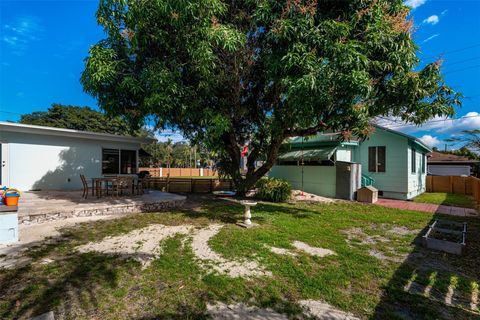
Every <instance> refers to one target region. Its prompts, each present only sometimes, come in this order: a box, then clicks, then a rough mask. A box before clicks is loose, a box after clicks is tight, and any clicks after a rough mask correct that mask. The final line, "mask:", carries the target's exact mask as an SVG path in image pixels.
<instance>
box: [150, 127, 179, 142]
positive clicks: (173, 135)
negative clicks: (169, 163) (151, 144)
mask: <svg viewBox="0 0 480 320" xmlns="http://www.w3.org/2000/svg"><path fill="white" fill-rule="evenodd" d="M155 138H156V139H157V140H158V141H161V142H166V141H168V140H172V142H173V143H175V142H180V141H187V140H186V139H185V138H184V137H183V135H182V134H181V133H179V132H178V131H174V130H168V129H167V130H162V131H157V132H155Z"/></svg>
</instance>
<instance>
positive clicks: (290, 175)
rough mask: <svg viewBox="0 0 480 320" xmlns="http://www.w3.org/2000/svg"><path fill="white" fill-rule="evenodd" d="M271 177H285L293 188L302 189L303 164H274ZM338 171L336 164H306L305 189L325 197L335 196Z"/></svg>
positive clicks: (304, 170) (304, 168) (304, 169)
mask: <svg viewBox="0 0 480 320" xmlns="http://www.w3.org/2000/svg"><path fill="white" fill-rule="evenodd" d="M269 175H270V176H271V177H275V178H280V179H285V180H287V181H289V182H290V184H291V185H292V188H294V189H298V190H301V189H302V166H274V167H273V168H272V169H271V171H270V174H269ZM335 186H336V171H335V167H334V166H304V167H303V190H304V191H305V192H309V193H313V194H316V195H320V196H324V197H332V198H333V197H335V192H336V188H335Z"/></svg>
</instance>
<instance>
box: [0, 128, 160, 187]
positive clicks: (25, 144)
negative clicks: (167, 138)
mask: <svg viewBox="0 0 480 320" xmlns="http://www.w3.org/2000/svg"><path fill="white" fill-rule="evenodd" d="M153 141H154V140H153V139H149V138H136V137H126V136H117V135H112V134H104V133H94V132H86V131H77V130H70V129H60V128H52V127H41V126H32V125H24V124H18V123H9V122H0V163H1V166H2V167H1V170H0V185H1V186H10V187H13V188H18V189H20V190H40V189H44V190H45V189H56V190H72V189H80V188H81V187H82V184H81V181H80V176H79V175H80V174H84V175H85V176H86V177H87V178H89V177H101V176H103V175H115V174H134V173H136V172H137V168H138V158H139V150H140V147H141V144H144V143H151V142H153Z"/></svg>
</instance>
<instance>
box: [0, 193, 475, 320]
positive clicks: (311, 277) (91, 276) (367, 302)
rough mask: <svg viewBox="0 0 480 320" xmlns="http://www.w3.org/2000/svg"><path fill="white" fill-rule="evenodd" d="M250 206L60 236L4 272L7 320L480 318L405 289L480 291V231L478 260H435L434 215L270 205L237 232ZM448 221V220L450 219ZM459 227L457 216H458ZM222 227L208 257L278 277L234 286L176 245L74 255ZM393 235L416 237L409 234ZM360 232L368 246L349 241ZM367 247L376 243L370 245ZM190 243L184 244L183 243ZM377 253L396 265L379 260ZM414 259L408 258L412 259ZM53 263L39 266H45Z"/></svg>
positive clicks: (228, 205)
mask: <svg viewBox="0 0 480 320" xmlns="http://www.w3.org/2000/svg"><path fill="white" fill-rule="evenodd" d="M242 212H243V207H242V206H240V205H237V204H233V203H232V202H229V201H225V200H220V199H217V200H205V201H203V202H202V203H200V204H198V205H197V206H195V208H194V209H185V210H177V211H173V212H168V213H161V214H155V213H152V214H138V215H132V216H129V217H126V218H121V219H117V220H106V221H97V222H93V223H85V224H82V225H80V226H77V227H74V228H70V229H65V230H63V231H62V238H61V239H60V240H59V242H58V243H56V244H50V245H40V246H39V247H37V248H35V249H32V250H30V251H29V252H28V254H29V255H30V256H31V257H32V258H33V259H34V262H33V263H31V264H30V265H28V266H26V267H24V268H17V269H14V270H4V271H0V319H13V318H28V317H30V316H33V315H38V314H40V313H42V312H46V311H49V310H54V311H56V312H60V313H61V315H62V316H63V318H66V319H92V318H97V319H120V318H121V319H129V318H132V319H133V318H134V319H203V318H205V317H206V316H205V311H206V304H207V303H209V302H215V301H223V302H228V303H235V302H244V303H247V304H254V305H257V306H259V307H269V308H273V309H275V310H277V311H278V312H282V313H285V314H287V315H288V316H290V317H298V315H299V313H300V310H301V309H300V307H299V305H298V303H297V301H298V300H301V299H321V300H323V301H326V302H328V303H330V304H332V305H334V306H336V307H338V308H340V309H342V310H345V311H350V312H353V313H354V314H356V315H357V316H359V317H361V318H364V319H367V318H372V319H401V318H402V317H405V315H408V317H409V318H411V319H475V318H478V315H474V314H472V313H470V312H468V311H466V308H462V307H455V306H447V305H445V304H443V303H441V302H436V301H432V300H429V299H427V298H425V297H423V296H421V295H415V294H410V293H406V292H405V291H404V290H403V287H404V286H405V284H406V283H407V282H408V280H409V279H411V278H412V277H413V275H416V279H417V280H416V281H417V282H418V283H420V284H425V285H427V284H429V283H431V282H433V289H432V292H439V293H440V294H443V295H444V294H445V293H446V292H447V289H448V285H449V283H450V281H451V278H452V277H454V279H456V280H455V281H457V288H458V289H457V291H456V293H457V294H459V295H462V296H465V297H468V296H469V294H471V292H470V291H471V290H472V289H471V288H478V279H479V278H480V269H479V268H478V265H479V262H480V261H479V256H480V255H479V251H480V250H479V248H480V237H478V236H476V235H478V234H479V233H480V223H479V221H478V220H476V219H473V218H462V221H463V220H465V221H467V222H468V224H469V239H470V240H469V243H468V245H469V250H468V252H467V254H466V255H465V256H462V257H457V256H451V255H448V254H438V253H436V252H430V251H426V250H424V249H423V248H421V247H420V246H418V245H417V244H416V242H415V239H416V238H417V236H418V235H419V234H421V231H420V230H421V229H422V228H424V227H425V226H427V225H428V224H429V223H431V222H432V219H434V218H435V217H434V216H432V215H430V214H427V213H423V212H414V211H402V210H396V209H389V208H384V207H380V206H374V205H362V204H355V203H347V202H345V203H336V204H328V205H327V204H318V205H315V204H271V203H259V204H258V205H257V206H256V207H254V208H253V209H252V213H253V219H252V220H253V222H254V223H257V224H259V226H257V227H255V228H251V229H242V228H239V227H237V226H236V225H234V222H235V221H236V220H237V219H239V218H241V216H242ZM443 218H447V219H449V218H450V217H443ZM451 219H453V218H451ZM214 222H216V223H224V224H225V227H224V228H223V229H222V230H221V231H220V233H219V234H218V235H217V236H215V237H214V238H213V239H212V240H211V241H210V245H211V247H212V248H213V249H214V250H215V251H216V252H218V253H219V254H221V255H223V256H224V257H226V258H229V259H240V258H243V257H247V258H249V259H257V260H258V261H259V262H260V263H261V264H262V265H263V266H264V267H265V268H266V269H267V270H269V271H270V272H271V273H272V277H259V278H230V277H228V276H226V275H221V274H215V273H209V272H208V270H204V269H203V268H201V267H200V266H199V265H198V263H197V262H196V260H195V258H194V255H193V253H192V250H191V247H190V244H189V241H183V240H184V239H183V238H182V236H176V237H174V238H170V239H167V240H165V241H164V242H163V243H162V246H163V253H162V256H161V257H160V258H159V259H157V260H155V261H153V263H152V264H151V265H150V266H149V267H148V268H146V269H142V268H141V266H140V264H139V263H137V262H135V261H128V260H127V261H126V260H121V259H120V258H117V257H114V256H106V255H102V254H96V253H87V254H78V253H75V251H74V248H75V247H76V246H78V245H80V244H84V243H87V242H90V241H98V240H101V239H102V238H104V237H106V236H112V235H119V234H124V233H127V232H129V231H131V230H134V229H138V228H142V227H145V226H147V225H149V224H153V223H161V224H166V225H179V224H187V223H188V224H193V225H197V226H206V225H208V224H211V223H214ZM393 227H404V228H405V230H416V232H415V233H411V234H407V235H402V234H399V233H398V232H397V233H395V232H391V231H390V230H391V229H392V228H393ZM355 230H357V231H358V230H360V231H361V236H358V234H359V233H358V232H357V233H355V234H357V236H356V237H351V238H350V240H349V241H347V240H348V239H347V238H348V236H347V235H348V233H349V232H350V233H352V232H354V231H355ZM362 237H369V239H374V240H375V241H370V242H368V241H367V242H365V241H364V242H362V239H361V238H362ZM294 240H299V241H303V242H305V243H307V244H309V245H311V246H317V247H323V248H328V249H331V250H333V251H335V252H336V255H333V256H328V257H324V258H318V257H312V256H310V255H307V254H304V253H301V252H299V255H298V256H296V257H293V256H282V255H277V254H274V253H272V252H270V251H269V250H268V248H267V246H275V247H282V248H288V249H291V248H292V246H291V242H292V241H294ZM182 243H183V245H182ZM370 250H377V251H379V252H382V253H383V254H384V255H385V256H387V257H389V258H390V259H389V260H383V261H382V260H378V259H377V258H375V257H373V256H371V255H369V251H370ZM405 255H406V256H405ZM47 257H48V258H51V259H54V260H55V262H53V263H50V264H42V263H40V262H41V261H42V260H43V259H44V258H47Z"/></svg>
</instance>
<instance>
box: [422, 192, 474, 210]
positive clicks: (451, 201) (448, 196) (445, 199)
mask: <svg viewBox="0 0 480 320" xmlns="http://www.w3.org/2000/svg"><path fill="white" fill-rule="evenodd" d="M413 201H414V202H421V203H432V204H441V205H444V206H454V207H463V208H475V201H474V199H473V197H472V196H469V195H464V194H454V193H446V192H425V193H422V194H421V195H419V196H417V197H415V198H414V199H413Z"/></svg>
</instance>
